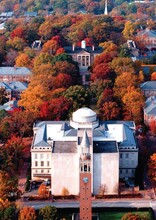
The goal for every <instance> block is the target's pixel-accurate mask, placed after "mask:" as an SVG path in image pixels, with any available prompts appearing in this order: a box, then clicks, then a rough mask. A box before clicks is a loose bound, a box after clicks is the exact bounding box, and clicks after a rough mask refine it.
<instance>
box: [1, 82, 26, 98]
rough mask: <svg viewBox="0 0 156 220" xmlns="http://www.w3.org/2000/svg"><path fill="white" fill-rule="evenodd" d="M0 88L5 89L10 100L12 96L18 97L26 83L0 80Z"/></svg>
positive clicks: (24, 88)
mask: <svg viewBox="0 0 156 220" xmlns="http://www.w3.org/2000/svg"><path fill="white" fill-rule="evenodd" d="M0 88H3V89H4V90H5V95H6V98H8V99H9V100H11V99H12V98H15V99H19V98H20V94H21V93H22V92H23V91H24V90H26V89H27V88H28V83H25V82H10V83H6V82H0Z"/></svg>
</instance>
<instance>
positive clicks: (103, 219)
mask: <svg viewBox="0 0 156 220" xmlns="http://www.w3.org/2000/svg"><path fill="white" fill-rule="evenodd" d="M125 213H127V212H103V213H99V218H100V220H108V219H111V220H121V218H122V217H123V215H124V214H125ZM131 213H134V214H138V215H139V216H140V217H146V218H147V219H148V220H153V218H152V216H151V213H150V212H146V211H143V212H131Z"/></svg>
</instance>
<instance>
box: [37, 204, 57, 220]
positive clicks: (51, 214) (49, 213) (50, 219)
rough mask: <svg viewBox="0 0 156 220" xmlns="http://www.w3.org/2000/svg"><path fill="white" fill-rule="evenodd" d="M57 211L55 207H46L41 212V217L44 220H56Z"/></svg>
mask: <svg viewBox="0 0 156 220" xmlns="http://www.w3.org/2000/svg"><path fill="white" fill-rule="evenodd" d="M56 213H57V209H56V207H54V206H45V207H43V208H41V209H40V210H39V215H40V216H42V218H43V220H55V219H56Z"/></svg>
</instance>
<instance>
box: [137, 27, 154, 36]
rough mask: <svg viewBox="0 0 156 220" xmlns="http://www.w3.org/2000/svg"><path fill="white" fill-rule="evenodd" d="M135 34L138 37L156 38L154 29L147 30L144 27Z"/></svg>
mask: <svg viewBox="0 0 156 220" xmlns="http://www.w3.org/2000/svg"><path fill="white" fill-rule="evenodd" d="M137 36H139V37H146V38H147V37H148V38H156V31H155V30H149V29H145V30H142V31H140V32H138V34H137Z"/></svg>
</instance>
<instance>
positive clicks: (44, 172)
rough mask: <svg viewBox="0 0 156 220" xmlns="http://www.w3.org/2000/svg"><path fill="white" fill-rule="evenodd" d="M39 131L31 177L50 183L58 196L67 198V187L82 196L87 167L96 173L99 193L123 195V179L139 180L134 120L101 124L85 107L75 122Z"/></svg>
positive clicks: (44, 124) (37, 127) (44, 125)
mask: <svg viewBox="0 0 156 220" xmlns="http://www.w3.org/2000/svg"><path fill="white" fill-rule="evenodd" d="M33 131H34V138H33V142H32V146H31V179H32V181H43V180H45V179H50V180H51V183H52V185H51V192H52V194H54V195H61V192H62V190H63V189H64V188H66V189H68V191H69V193H70V194H73V195H78V194H79V173H80V172H86V169H87V170H88V169H89V170H88V171H89V172H91V176H92V183H91V191H92V193H93V194H98V193H99V190H100V189H101V188H104V191H105V194H117V193H118V186H119V179H120V178H125V177H130V178H133V177H134V174H135V169H136V167H137V165H138V148H137V146H136V142H135V137H134V134H135V124H134V122H131V121H100V120H99V118H98V117H97V114H96V113H95V112H94V111H92V110H91V109H89V108H86V107H83V108H80V109H78V110H77V111H75V112H74V113H73V114H72V117H71V119H70V121H41V122H37V123H35V124H34V127H33ZM87 155H90V156H89V157H88V156H87ZM84 158H86V161H85V163H84V164H83V166H82V167H81V164H82V161H83V159H84ZM87 158H88V159H87ZM89 164H90V165H89ZM88 165H89V167H88Z"/></svg>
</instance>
